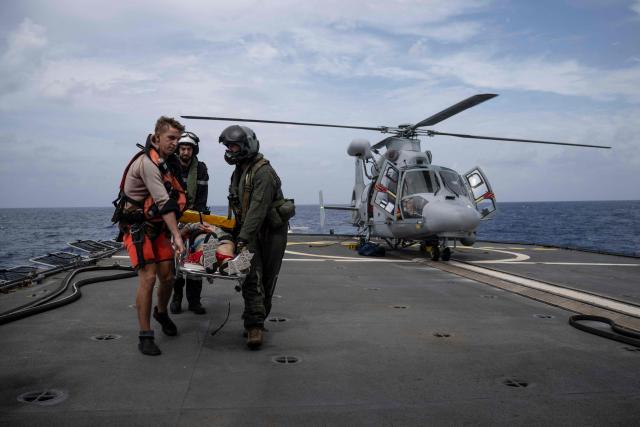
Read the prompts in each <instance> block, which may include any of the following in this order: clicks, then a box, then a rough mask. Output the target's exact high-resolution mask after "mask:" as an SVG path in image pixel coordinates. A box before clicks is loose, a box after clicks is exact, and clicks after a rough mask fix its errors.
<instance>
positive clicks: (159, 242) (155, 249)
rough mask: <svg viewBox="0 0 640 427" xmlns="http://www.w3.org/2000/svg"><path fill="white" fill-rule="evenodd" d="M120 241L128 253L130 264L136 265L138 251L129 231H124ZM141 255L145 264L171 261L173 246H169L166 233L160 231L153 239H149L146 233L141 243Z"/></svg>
mask: <svg viewBox="0 0 640 427" xmlns="http://www.w3.org/2000/svg"><path fill="white" fill-rule="evenodd" d="M122 241H123V243H124V247H125V248H126V249H127V252H128V253H129V258H130V259H131V266H133V267H134V268H137V267H138V264H140V260H138V251H137V250H136V245H134V244H133V241H132V239H131V233H125V234H124V236H123V238H122ZM142 256H143V257H144V261H145V263H146V264H153V263H158V262H162V261H173V247H172V246H171V239H170V238H169V236H167V235H166V233H164V232H162V233H160V234H159V235H158V237H156V238H155V239H153V240H150V239H149V237H147V236H146V235H145V236H144V240H143V243H142Z"/></svg>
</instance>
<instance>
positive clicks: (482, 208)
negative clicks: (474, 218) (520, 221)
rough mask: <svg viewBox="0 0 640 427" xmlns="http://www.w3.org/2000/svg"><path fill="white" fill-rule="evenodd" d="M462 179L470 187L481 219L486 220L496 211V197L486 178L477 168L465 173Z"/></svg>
mask: <svg viewBox="0 0 640 427" xmlns="http://www.w3.org/2000/svg"><path fill="white" fill-rule="evenodd" d="M464 177H465V178H466V179H467V183H468V184H469V187H471V192H472V193H473V198H474V201H475V204H476V209H477V210H478V212H480V215H481V217H482V219H488V218H489V217H491V216H492V215H493V213H494V212H495V211H496V196H495V194H493V190H492V189H491V185H490V184H489V181H488V180H487V177H486V176H485V174H484V173H483V172H482V169H480V167H478V166H476V167H475V168H473V169H471V170H470V171H468V172H467V173H465V174H464Z"/></svg>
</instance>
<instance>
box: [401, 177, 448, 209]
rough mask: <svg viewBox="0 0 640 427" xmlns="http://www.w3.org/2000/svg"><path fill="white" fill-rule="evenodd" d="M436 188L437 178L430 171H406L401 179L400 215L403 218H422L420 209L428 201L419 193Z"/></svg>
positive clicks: (435, 189)
mask: <svg viewBox="0 0 640 427" xmlns="http://www.w3.org/2000/svg"><path fill="white" fill-rule="evenodd" d="M438 190H439V184H438V180H437V179H436V177H435V175H434V174H433V172H432V171H428V170H415V171H407V172H406V173H405V175H404V180H403V181H402V203H401V207H402V215H403V216H404V217H405V218H422V209H423V208H424V207H425V205H426V204H427V203H428V201H427V200H426V199H425V198H423V197H421V196H420V194H424V193H435V192H436V191H438Z"/></svg>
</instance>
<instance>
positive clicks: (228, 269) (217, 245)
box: [181, 222, 253, 275]
mask: <svg viewBox="0 0 640 427" xmlns="http://www.w3.org/2000/svg"><path fill="white" fill-rule="evenodd" d="M181 233H182V236H183V238H188V240H189V244H188V246H187V255H186V257H185V259H184V264H185V266H186V265H188V264H191V265H194V264H195V265H201V266H202V267H204V269H205V271H206V272H207V273H209V274H213V273H215V272H216V271H218V272H219V273H220V274H222V275H246V274H247V273H248V272H249V269H250V268H251V258H253V254H252V253H250V252H248V251H242V252H241V253H240V254H238V255H237V256H236V254H235V244H234V243H233V239H232V237H231V235H230V234H228V233H226V232H225V231H224V230H222V229H221V228H218V227H216V226H214V225H211V224H208V223H206V222H205V223H191V224H186V225H185V226H184V227H182V229H181Z"/></svg>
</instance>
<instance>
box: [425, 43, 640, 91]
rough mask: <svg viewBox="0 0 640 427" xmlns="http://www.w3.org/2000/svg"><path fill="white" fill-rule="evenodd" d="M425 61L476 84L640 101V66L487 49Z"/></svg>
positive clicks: (437, 71)
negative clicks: (589, 63)
mask: <svg viewBox="0 0 640 427" xmlns="http://www.w3.org/2000/svg"><path fill="white" fill-rule="evenodd" d="M424 63H425V64H427V65H429V66H430V70H431V72H433V73H434V74H437V75H440V76H454V77H456V78H458V79H460V80H461V81H462V82H464V83H465V84H469V85H472V86H476V87H483V88H497V89H513V90H526V91H541V92H551V93H556V94H560V95H571V96H584V97H590V98H594V99H598V100H612V99H616V98H619V99H626V100H628V101H631V102H636V103H637V102H640V66H633V67H627V68H619V69H597V68H593V67H587V66H584V65H581V64H580V63H579V62H578V61H576V60H562V61H555V60H552V59H547V58H545V57H535V56H534V57H524V58H514V57H501V56H499V55H498V54H495V53H492V54H489V53H487V52H461V53H455V54H452V55H445V56H442V57H439V58H435V59H432V58H428V59H425V60H424Z"/></svg>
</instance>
